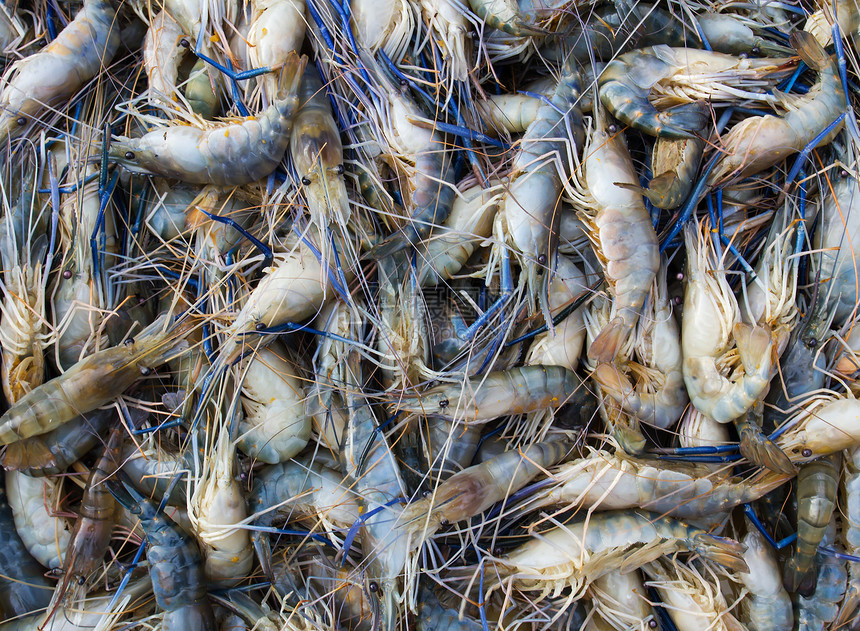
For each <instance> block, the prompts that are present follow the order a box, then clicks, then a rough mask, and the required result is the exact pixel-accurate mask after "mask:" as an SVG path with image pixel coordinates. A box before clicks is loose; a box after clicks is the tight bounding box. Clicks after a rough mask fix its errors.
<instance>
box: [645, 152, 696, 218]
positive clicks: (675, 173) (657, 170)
mask: <svg viewBox="0 0 860 631" xmlns="http://www.w3.org/2000/svg"><path fill="white" fill-rule="evenodd" d="M704 150H705V143H704V141H703V140H701V139H700V138H681V139H678V140H673V139H669V138H657V140H656V142H655V143H654V148H653V150H652V152H651V173H653V174H654V177H653V178H651V181H650V182H648V187H647V188H645V190H644V191H643V194H644V195H645V196H646V197H647V198H648V199H649V200H650V202H651V203H652V204H654V206H656V207H657V208H663V209H667V210H671V209H674V208H677V207H678V206H680V205H681V204H682V203H684V200H685V199H687V197H688V196H689V195H690V191H691V190H692V189H693V185H694V184H695V182H696V173H697V171H698V169H699V163H700V162H701V160H702V154H703V153H704Z"/></svg>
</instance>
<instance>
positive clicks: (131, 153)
mask: <svg viewBox="0 0 860 631" xmlns="http://www.w3.org/2000/svg"><path fill="white" fill-rule="evenodd" d="M125 159H126V160H134V151H126V152H125Z"/></svg>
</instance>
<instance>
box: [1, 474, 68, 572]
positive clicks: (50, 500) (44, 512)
mask: <svg viewBox="0 0 860 631" xmlns="http://www.w3.org/2000/svg"><path fill="white" fill-rule="evenodd" d="M58 480H62V478H47V477H43V478H31V477H30V476H28V475H27V474H25V473H20V472H18V471H7V472H6V493H7V495H8V500H9V506H10V507H11V508H12V515H13V516H14V518H15V527H16V528H17V529H18V534H19V535H20V536H21V541H23V542H24V545H25V546H26V548H27V550H29V551H30V554H31V555H33V558H34V559H36V560H37V561H38V562H39V563H41V564H42V565H44V566H45V567H46V568H49V569H57V568H60V567H63V557H65V555H66V549H67V548H68V547H69V541H70V539H71V533H70V532H69V529H68V526H67V524H66V521H65V519H62V518H58V517H55V516H54V512H55V510H56V509H57V505H58V503H59V502H58V500H59V494H60V493H61V490H62V489H61V486H60V484H59V483H58Z"/></svg>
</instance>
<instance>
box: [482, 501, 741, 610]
mask: <svg viewBox="0 0 860 631" xmlns="http://www.w3.org/2000/svg"><path fill="white" fill-rule="evenodd" d="M681 550H689V551H691V552H696V553H698V554H701V555H702V556H704V557H706V558H708V559H710V560H712V561H714V562H716V563H719V564H721V565H723V566H725V567H727V568H729V569H732V570H736V571H746V570H747V566H746V563H745V562H744V560H743V546H742V545H741V544H739V543H738V542H736V541H732V540H731V539H726V538H724V537H717V536H714V535H711V534H708V533H707V532H705V531H704V530H702V529H700V528H695V527H693V526H688V525H686V524H684V523H682V522H679V521H675V520H674V519H670V518H668V517H660V516H658V515H656V514H653V513H646V512H643V511H614V512H608V513H600V514H597V515H592V516H591V517H590V518H589V519H587V520H586V521H580V522H576V523H573V524H568V525H566V526H560V527H557V528H553V529H551V530H549V531H547V532H543V533H540V534H535V535H533V537H532V539H531V540H530V541H528V542H527V543H525V544H523V545H521V546H520V547H518V548H516V549H514V550H513V551H511V552H510V553H508V554H505V555H503V556H501V557H500V558H498V559H497V560H496V561H495V567H496V571H498V572H499V575H500V576H501V577H502V579H501V580H502V582H503V583H505V582H509V581H510V582H513V584H514V585H515V586H517V587H518V588H519V589H525V590H540V591H541V597H546V596H548V595H552V596H553V597H557V596H558V595H559V594H560V593H561V592H562V590H564V589H565V588H568V587H569V588H570V589H571V590H572V595H571V598H575V597H576V596H577V595H579V594H581V593H582V592H583V591H584V590H585V588H586V587H587V586H588V585H589V583H591V581H593V580H594V579H595V578H597V577H599V576H602V575H604V574H606V573H607V572H611V571H614V570H619V569H620V570H621V571H622V572H625V571H630V570H633V569H635V568H638V567H640V566H642V565H644V564H645V563H648V562H649V561H653V560H654V559H657V558H659V557H661V556H663V555H664V554H671V553H672V552H675V551H681Z"/></svg>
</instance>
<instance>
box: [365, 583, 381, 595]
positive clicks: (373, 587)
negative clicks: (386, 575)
mask: <svg viewBox="0 0 860 631" xmlns="http://www.w3.org/2000/svg"><path fill="white" fill-rule="evenodd" d="M367 588H368V589H369V590H370V591H372V592H373V593H374V594H375V593H376V592H378V591H379V583H377V582H376V581H371V582H370V585H368V586H367Z"/></svg>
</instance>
